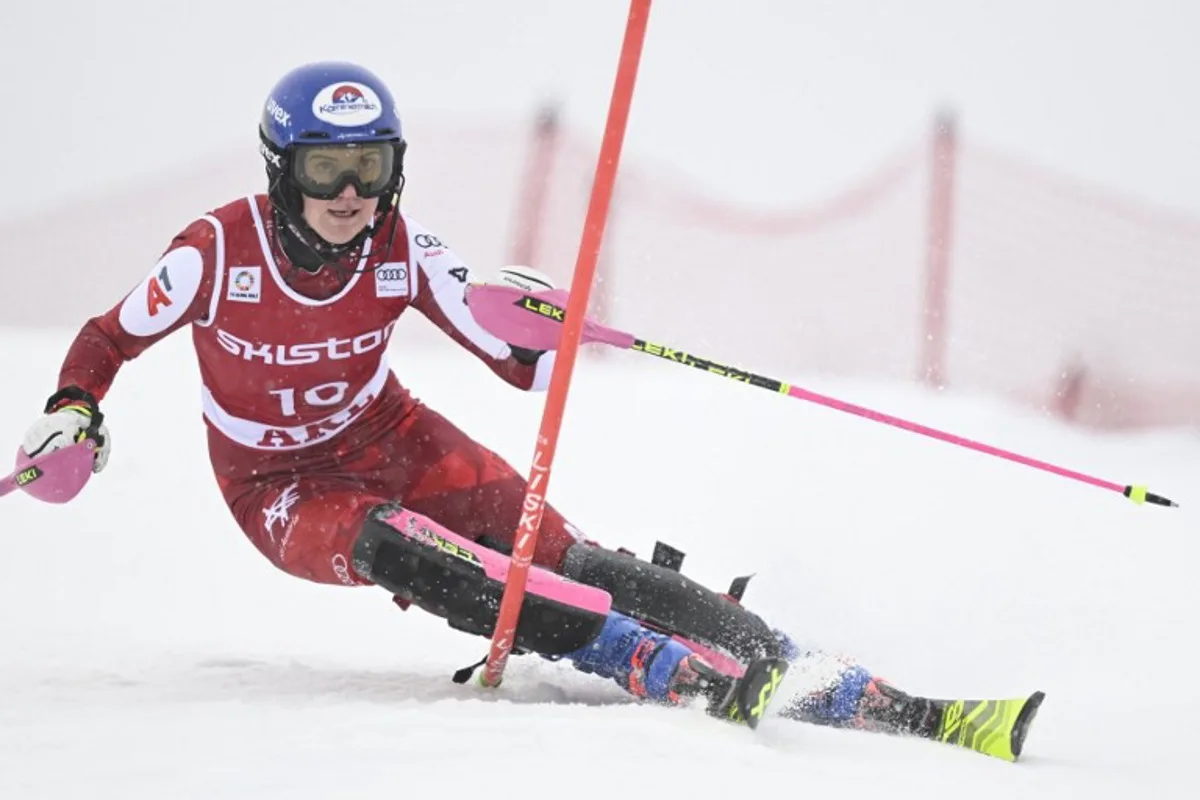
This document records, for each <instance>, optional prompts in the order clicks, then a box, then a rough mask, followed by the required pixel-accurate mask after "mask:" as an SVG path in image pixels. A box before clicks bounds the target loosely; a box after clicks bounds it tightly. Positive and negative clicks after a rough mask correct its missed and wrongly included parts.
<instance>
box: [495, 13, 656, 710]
mask: <svg viewBox="0 0 1200 800" xmlns="http://www.w3.org/2000/svg"><path fill="white" fill-rule="evenodd" d="M649 17H650V0H631V2H630V4H629V19H628V21H627V23H626V25H625V39H624V41H623V42H622V43H621V55H620V60H619V62H618V64H617V77H616V82H615V83H614V85H613V92H612V99H611V101H610V103H609V107H608V120H607V122H606V123H605V125H604V139H603V141H602V142H601V144H600V158H599V160H598V162H597V164H596V174H595V178H594V179H593V182H592V197H591V200H590V201H589V203H588V210H587V218H586V220H585V222H584V226H583V237H582V238H581V240H580V243H579V254H578V257H577V258H576V261H575V273H574V275H573V276H572V277H571V294H570V299H569V300H568V301H567V311H566V321H565V323H564V325H563V331H562V336H561V338H560V339H559V343H558V352H557V355H556V356H555V361H554V370H553V372H551V374H550V388H549V389H548V390H547V392H546V405H545V408H544V409H543V411H542V424H541V428H540V429H539V430H538V437H537V445H536V446H535V448H534V451H533V466H532V467H531V468H530V471H529V479H528V484H527V486H526V489H525V499H524V500H523V501H522V503H521V520H520V522H519V523H518V525H517V530H516V534H515V536H514V537H513V553H512V564H511V565H510V566H509V570H508V578H507V579H506V581H505V584H504V594H503V595H502V596H501V598H500V612H499V616H498V617H497V619H496V630H495V631H494V632H493V633H492V644H491V648H490V649H489V650H488V656H487V661H486V662H485V663H484V667H483V672H482V673H481V674H480V676H479V680H480V683H482V684H483V685H484V686H491V687H495V686H499V685H500V680H501V679H502V678H503V677H504V668H505V666H506V665H507V664H508V656H509V653H511V652H512V647H513V644H514V642H515V640H516V636H517V621H518V619H519V617H520V615H521V604H522V603H523V602H524V600H525V583H526V579H527V578H528V575H529V565H530V564H531V563H533V551H534V548H535V546H536V545H537V538H538V531H539V530H540V529H541V526H542V516H543V515H544V513H545V510H546V489H547V487H548V486H549V484H550V469H551V466H552V465H553V463H554V453H555V451H556V450H557V448H558V433H559V430H560V429H561V427H562V418H563V410H564V409H565V408H566V404H567V392H568V390H569V389H570V386H571V375H572V373H573V372H574V369H575V356H576V355H577V354H578V352H579V343H580V340H581V339H582V338H583V322H584V319H586V317H587V307H588V297H589V295H590V294H591V289H592V280H593V278H594V277H595V274H596V262H597V260H598V259H599V256H600V243H601V240H603V238H604V225H605V223H606V222H607V221H608V207H609V203H610V202H611V200H612V193H613V184H614V183H615V182H616V178H617V164H618V162H619V161H620V159H621V146H622V144H623V143H624V141H625V128H626V123H627V122H628V121H629V107H630V105H631V104H632V102H633V86H634V83H635V82H636V79H637V71H638V63H639V62H640V61H641V57H642V44H643V42H644V41H645V39H646V23H647V21H648V20H649Z"/></svg>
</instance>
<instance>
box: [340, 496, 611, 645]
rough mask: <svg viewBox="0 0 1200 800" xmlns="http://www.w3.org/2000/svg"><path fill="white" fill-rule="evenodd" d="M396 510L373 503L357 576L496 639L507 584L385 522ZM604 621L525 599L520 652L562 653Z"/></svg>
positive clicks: (446, 548) (432, 538) (467, 556)
mask: <svg viewBox="0 0 1200 800" xmlns="http://www.w3.org/2000/svg"><path fill="white" fill-rule="evenodd" d="M395 510H396V506H394V505H383V506H376V507H375V508H373V509H372V510H371V511H370V512H369V513H368V514H367V518H366V521H365V522H364V523H363V527H362V531H361V532H360V533H359V535H358V538H357V539H356V540H355V543H354V571H355V572H357V573H358V574H359V575H361V576H362V577H363V578H365V579H366V580H369V581H372V582H373V583H376V584H378V585H380V586H382V587H383V588H384V589H387V590H388V591H389V592H391V593H392V594H393V595H396V596H398V597H400V598H402V599H403V600H406V601H407V602H409V603H412V604H413V605H415V606H417V607H418V608H421V609H424V610H425V611H428V612H430V613H431V614H435V615H437V616H439V617H442V618H443V619H445V620H446V621H447V622H448V623H449V624H450V627H452V628H456V629H458V630H461V631H465V632H467V633H473V634H477V635H479V636H487V637H491V635H492V633H493V631H495V629H496V619H497V617H498V616H499V613H500V597H501V596H502V594H503V593H504V584H503V583H502V582H500V581H498V580H493V579H491V578H489V577H488V576H487V574H486V573H485V572H484V569H483V565H482V564H481V563H480V561H479V557H478V556H477V555H475V553H473V552H472V551H470V550H467V549H464V548H462V547H459V546H458V545H456V544H454V543H453V542H450V541H447V540H446V539H445V538H444V537H441V536H439V535H438V534H437V533H436V532H435V531H432V530H429V529H425V530H424V531H422V532H421V536H420V538H414V537H411V536H409V535H406V534H405V533H403V532H401V531H398V530H396V529H395V528H393V527H392V526H391V525H389V524H388V523H387V522H386V521H385V520H386V518H387V517H388V516H389V515H390V514H391V513H392V512H394V511H395ZM605 619H606V617H605V616H604V615H603V614H598V613H595V612H592V611H588V610H585V609H582V608H578V607H576V606H572V605H568V604H565V603H561V602H558V601H556V600H553V599H550V598H546V597H542V596H540V595H535V594H526V595H525V600H524V602H523V604H522V606H521V615H520V619H519V621H518V624H517V636H516V643H515V645H514V650H515V651H523V652H534V653H541V654H543V655H563V654H565V653H570V652H572V651H574V650H578V649H579V648H580V647H583V646H584V645H585V644H587V643H588V642H590V641H591V640H592V639H594V638H595V637H596V635H597V634H599V632H600V629H601V628H602V627H603V626H604V621H605Z"/></svg>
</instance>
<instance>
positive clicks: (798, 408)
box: [0, 319, 1200, 800]
mask: <svg viewBox="0 0 1200 800" xmlns="http://www.w3.org/2000/svg"><path fill="white" fill-rule="evenodd" d="M423 324H424V323H423V322H422V321H420V320H418V321H416V322H415V323H410V322H409V321H408V320H407V319H406V321H405V322H403V323H402V324H401V327H400V330H401V332H402V335H401V336H400V337H398V338H399V339H400V340H401V341H402V342H403V339H404V335H403V331H405V330H407V328H406V327H405V326H411V325H418V326H419V325H423ZM426 327H427V326H426ZM643 333H644V334H646V335H652V334H653V332H652V331H647V332H643ZM69 338H70V335H69V333H68V332H62V333H38V334H33V333H29V332H22V331H13V330H8V331H2V332H0V343H2V346H0V374H3V375H5V376H6V379H5V386H4V391H3V396H2V398H0V411H2V412H3V413H2V414H0V418H3V419H4V420H5V421H6V422H5V425H6V429H5V433H4V435H5V436H6V437H7V438H8V439H9V441H10V443H12V445H13V446H14V447H15V445H16V443H17V442H18V441H19V438H20V436H21V435H22V433H23V431H24V426H25V424H26V420H29V421H32V419H33V418H34V417H35V416H36V414H37V413H38V411H39V409H40V405H41V403H42V402H43V401H44V398H45V396H46V395H47V394H48V393H49V392H50V391H51V389H52V388H53V383H54V378H55V374H56V371H57V368H58V364H59V361H60V359H61V356H62V353H63V351H64V349H65V347H66V344H67V342H68V341H69ZM680 344H686V343H680ZM392 357H393V365H394V366H395V367H396V368H397V370H398V371H399V372H400V374H401V376H402V378H403V379H404V380H405V381H406V382H407V383H408V385H409V386H410V387H412V388H413V389H414V391H415V392H416V393H417V394H418V395H419V396H421V397H422V398H423V399H425V400H426V401H428V402H430V403H431V404H433V405H434V406H436V407H437V408H439V409H440V410H441V411H443V412H444V413H446V414H448V415H449V416H450V417H451V418H452V419H454V420H456V421H457V422H458V423H459V424H460V425H461V426H462V427H463V428H464V429H466V430H467V431H469V432H471V433H473V434H474V435H475V436H477V437H478V438H480V439H481V440H482V441H484V442H485V443H487V444H489V445H490V446H492V447H493V448H494V449H496V450H498V451H499V452H500V453H502V454H503V455H504V456H506V457H507V458H509V459H510V461H511V462H512V463H513V464H514V465H515V466H516V467H517V468H518V469H519V470H521V471H522V472H524V471H525V469H526V468H527V466H528V462H529V458H530V456H531V454H532V442H533V437H534V433H535V431H536V428H537V424H538V420H539V418H540V414H541V407H542V406H541V403H542V398H541V397H540V396H536V395H526V394H523V393H519V392H516V391H513V390H511V389H509V388H508V387H506V386H504V385H502V384H500V383H498V382H497V381H496V380H495V378H494V377H492V376H491V375H490V374H489V373H488V372H487V371H486V370H485V369H484V368H483V367H482V366H481V365H479V364H477V363H476V362H474V361H472V360H471V359H470V357H469V356H467V355H466V354H464V353H461V352H459V351H457V350H455V349H454V348H453V346H452V345H451V344H449V343H442V344H438V345H435V346H433V347H424V348H416V349H415V352H414V351H407V350H404V349H403V347H402V344H401V345H398V346H397V347H394V348H393V353H392ZM743 366H747V367H753V366H754V365H753V364H745V365H743ZM576 377H577V381H576V384H575V387H574V389H573V393H572V396H571V398H570V402H569V405H568V415H567V421H566V424H565V427H564V430H563V439H562V442H561V444H560V452H559V458H558V461H557V463H556V464H555V472H554V478H553V482H552V484H551V489H550V496H551V500H552V501H553V502H554V503H555V504H556V505H557V506H558V507H559V508H561V509H564V510H565V511H566V512H567V513H568V515H569V516H570V517H571V518H572V519H573V520H574V521H575V522H576V523H577V524H578V525H580V526H581V527H583V528H584V529H585V530H586V531H587V532H588V533H589V534H590V535H591V536H593V537H594V538H598V539H600V540H602V541H604V542H606V543H608V544H611V545H613V546H616V545H625V546H628V547H631V548H633V549H634V550H636V551H638V552H640V553H642V554H644V555H648V553H649V551H650V549H651V547H652V546H653V543H654V541H655V539H656V538H663V539H664V540H666V541H668V542H670V543H672V544H674V545H676V546H678V547H680V548H681V549H683V550H685V551H686V552H687V553H688V557H687V561H686V563H685V565H684V569H685V572H688V573H689V574H691V575H693V576H694V577H696V578H698V579H700V580H703V581H706V582H711V583H713V584H717V585H723V584H724V583H725V582H726V581H727V580H728V579H729V578H730V577H732V576H734V575H738V574H743V573H746V572H756V573H757V576H756V578H755V579H754V581H752V582H751V584H750V589H749V592H748V594H747V598H746V600H747V603H748V604H749V605H751V606H752V607H753V608H755V609H756V610H758V611H760V612H761V613H763V614H764V615H765V616H767V617H768V619H770V620H771V621H772V622H774V623H776V624H779V625H781V626H783V627H785V628H787V629H788V630H790V631H791V632H793V634H794V635H796V636H798V637H802V638H805V639H806V640H809V641H812V642H815V643H818V644H820V645H821V646H824V647H826V648H829V649H830V650H834V651H838V652H844V653H847V654H851V655H853V656H855V657H858V658H860V659H861V660H862V661H863V662H864V663H866V664H867V665H868V666H870V667H871V668H873V669H874V670H876V671H877V672H878V673H880V674H883V675H886V676H888V677H889V678H890V679H891V680H892V681H893V682H895V683H896V684H898V685H900V686H901V687H904V688H907V689H908V690H910V691H913V692H919V693H925V694H931V695H939V696H968V697H969V696H1003V697H1009V696H1020V695H1025V694H1027V693H1028V692H1030V691H1032V690H1034V689H1043V690H1045V691H1046V692H1047V693H1048V699H1047V701H1046V703H1045V705H1044V706H1043V708H1042V712H1041V715H1040V716H1039V718H1038V720H1037V724H1036V726H1035V727H1034V729H1033V731H1032V733H1031V735H1030V737H1029V740H1028V743H1027V751H1026V757H1025V758H1024V759H1023V760H1022V762H1021V763H1020V764H1017V765H1010V764H1007V763H1004V762H1001V761H998V760H994V759H990V758H987V757H984V756H980V755H978V754H975V753H971V752H967V751H963V750H959V749H957V748H952V747H949V746H944V745H938V744H933V743H930V742H924V741H916V740H902V739H897V738H892V737H884V736H877V735H871V734H865V733H859V732H849V731H832V730H826V729H820V728H815V727H812V726H807V725H801V724H798V723H793V722H788V721H785V720H781V719H779V720H774V721H772V722H771V723H769V724H767V725H764V727H763V729H761V730H760V731H759V732H758V734H756V735H754V734H751V733H749V732H748V731H745V730H742V729H737V728H734V727H732V726H726V725H722V724H719V723H715V722H713V721H711V720H709V719H707V718H705V717H704V716H703V715H702V714H701V713H700V712H698V711H692V710H671V709H660V708H654V707H647V706H639V705H635V704H632V703H630V702H628V701H627V700H626V698H625V697H624V696H623V695H622V693H621V692H620V691H619V690H618V689H616V687H614V686H612V685H610V684H608V683H606V682H602V681H599V680H597V679H594V678H590V677H588V676H584V675H581V674H578V673H575V672H574V671H573V670H571V669H570V668H569V667H567V666H565V665H556V664H550V663H546V662H542V661H539V660H536V659H533V658H531V657H525V658H516V659H514V660H513V661H512V662H511V664H510V669H509V672H508V676H507V680H506V682H505V685H504V686H503V687H502V688H501V689H500V690H498V691H488V690H484V689H481V688H479V687H477V686H473V685H472V686H467V687H460V686H456V685H454V684H452V683H451V682H450V674H451V673H452V672H453V671H454V669H456V668H457V667H460V666H463V665H464V664H467V663H469V662H471V661H473V660H475V659H476V658H478V657H479V656H481V655H482V654H483V652H484V648H485V640H483V639H481V638H477V637H469V636H465V635H463V634H460V633H456V632H454V631H451V630H450V629H449V628H447V627H446V626H445V625H444V624H443V623H442V622H441V621H440V620H436V619H434V618H432V617H429V616H427V615H423V614H421V613H420V612H416V611H410V612H407V613H402V612H400V611H399V610H397V609H396V608H395V607H394V606H392V605H391V603H390V602H389V598H388V596H387V595H386V594H385V593H383V592H382V591H380V590H377V589H372V588H363V589H347V588H343V587H328V586H317V585H313V584H309V583H306V582H303V581H300V580H297V579H294V578H291V577H289V576H286V575H284V574H283V573H280V572H278V571H276V570H275V569H274V568H273V567H272V566H270V565H269V564H268V563H267V562H266V561H265V560H264V559H262V558H261V556H259V555H258V554H257V552H256V551H254V550H253V549H252V548H251V547H250V546H249V544H248V542H247V541H246V540H245V539H244V537H243V536H242V534H241V533H240V532H239V531H238V529H237V528H236V527H235V525H234V523H233V521H232V518H231V517H230V516H229V515H228V512H227V511H226V509H225V507H224V505H223V504H222V502H221V499H220V497H219V494H218V492H217V490H216V486H215V483H214V481H213V480H212V477H211V475H210V473H209V470H208V466H207V461H206V457H205V451H204V441H203V426H202V423H201V421H200V417H199V403H198V402H197V399H196V398H197V393H198V379H197V371H196V368H195V366H194V363H193V361H192V359H191V353H190V344H189V342H188V340H187V337H186V336H176V337H174V338H173V339H171V340H168V341H167V342H165V343H163V344H162V345H160V346H159V347H157V348H156V349H154V350H152V351H150V352H149V353H147V354H145V355H144V356H143V357H142V358H141V359H140V360H139V361H138V362H135V363H134V364H133V365H131V366H129V367H128V368H127V369H126V371H125V372H124V373H123V374H122V375H121V377H120V378H119V379H118V382H117V385H116V388H115V391H114V393H113V394H112V395H111V397H110V399H109V400H108V401H107V402H106V409H105V410H106V413H107V414H108V416H109V419H110V422H111V428H112V436H113V440H114V453H113V458H112V461H111V462H110V465H109V468H108V470H107V471H106V472H105V473H104V474H102V475H100V476H99V477H98V478H96V479H95V480H94V481H92V483H91V484H89V486H88V487H87V488H86V490H85V491H84V493H83V494H82V495H81V496H80V497H79V498H78V499H77V500H76V501H75V502H73V503H72V504H70V505H67V506H49V505H42V504H39V503H38V502H37V501H35V500H32V499H31V498H28V497H26V496H23V495H19V494H18V495H15V496H10V497H8V498H5V499H4V500H3V501H0V537H3V541H4V548H3V551H2V552H3V557H0V642H2V643H3V644H2V645H0V647H2V648H3V655H2V657H0V697H2V698H3V702H0V798H6V799H7V798H43V797H89V798H143V797H144V798H162V797H172V798H191V797H197V798H199V797H204V798H211V797H254V798H288V799H289V800H297V799H298V798H307V797H320V798H330V797H351V796H354V797H363V796H372V797H389V798H409V797H424V798H435V797H436V798H442V797H468V796H471V797H479V796H481V794H480V792H489V793H490V794H491V795H492V796H496V797H530V798H532V797H559V796H567V797H572V798H582V797H611V796H614V795H627V796H634V797H642V796H655V793H656V792H658V791H670V792H672V793H674V796H684V797H704V798H707V797H722V796H731V795H733V796H737V794H738V793H740V792H743V791H746V790H749V791H752V792H764V793H770V795H771V796H785V797H793V796H794V797H829V796H836V797H888V798H900V797H921V798H930V797H949V796H954V797H970V798H973V799H974V798H991V797H997V798H998V797H1005V798H1013V797H1020V798H1036V797H1056V798H1067V797H1084V798H1092V797H1151V796H1153V797H1191V796H1194V794H1193V792H1194V787H1193V786H1192V783H1193V780H1192V778H1191V763H1190V758H1191V757H1192V756H1193V751H1194V749H1195V745H1196V736H1195V734H1194V729H1195V728H1194V726H1195V720H1196V719H1197V718H1200V689H1198V688H1197V685H1196V683H1195V682H1194V681H1193V680H1192V679H1191V678H1189V677H1188V676H1189V675H1190V674H1191V673H1192V671H1193V667H1194V662H1193V660H1192V655H1193V651H1194V649H1195V646H1194V636H1195V627H1194V616H1195V612H1196V607H1197V601H1198V600H1200V590H1198V589H1197V588H1196V581H1195V577H1194V576H1195V565H1196V563H1197V556H1200V545H1197V541H1196V516H1195V515H1196V509H1198V508H1200V501H1198V500H1197V498H1196V496H1195V487H1196V486H1197V485H1200V481H1198V479H1200V442H1198V441H1197V439H1196V436H1195V435H1194V433H1192V432H1182V431H1165V432H1156V433H1152V434H1146V435H1139V436H1121V437H1116V436H1110V437H1106V438H1099V437H1096V436H1094V435H1090V434H1086V433H1084V432H1081V431H1078V430H1072V429H1068V428H1064V427H1061V426H1059V425H1058V424H1056V423H1054V422H1053V421H1050V420H1047V419H1042V418H1039V417H1037V416H1033V415H1023V416H1019V415H1017V414H1016V413H1015V412H1013V411H1012V410H1010V409H1007V408H1005V407H1003V406H998V405H994V404H990V403H985V402H979V401H973V400H969V399H965V398H958V397H954V398H951V397H933V396H930V395H929V394H927V393H925V392H922V391H917V390H913V389H906V388H895V387H892V388H888V387H879V386H869V385H857V384H849V383H844V382H837V383H833V382H829V381H826V380H822V379H819V378H813V379H812V380H811V381H810V382H808V383H805V384H804V385H806V386H808V387H809V388H813V389H816V390H820V391H826V392H830V393H833V394H835V395H838V396H841V397H844V398H845V399H848V400H852V401H856V402H860V403H865V404H867V405H873V406H875V407H878V408H880V409H881V410H886V411H890V412H893V413H897V414H900V415H908V416H910V417H913V418H916V419H918V420H920V421H923V422H926V423H928V424H932V425H935V426H942V427H945V428H948V429H950V430H954V431H956V432H959V433H962V434H965V435H969V436H976V437H978V438H981V439H984V440H985V441H988V442H991V443H993V444H996V445H999V446H1004V447H1009V448H1012V449H1016V450H1018V451H1021V452H1024V453H1027V454H1029V455H1033V456H1037V457H1041V458H1045V459H1047V460H1050V461H1054V462H1056V463H1061V464H1063V465H1065V466H1070V467H1073V468H1076V469H1080V470H1083V471H1087V472H1093V473H1096V474H1099V475H1100V476H1102V477H1106V478H1110V479H1113V480H1117V481H1122V482H1133V481H1139V482H1142V481H1144V482H1146V483H1148V484H1149V485H1150V487H1151V488H1152V489H1157V490H1158V491H1161V492H1163V493H1165V494H1167V495H1169V496H1172V497H1174V498H1175V499H1176V500H1178V501H1179V502H1181V503H1182V504H1183V507H1182V508H1180V509H1176V510H1165V509H1159V508H1138V507H1135V506H1133V505H1132V504H1131V503H1128V502H1127V501H1125V500H1124V499H1122V498H1121V497H1119V496H1117V495H1116V494H1109V493H1106V492H1104V491H1101V490H1098V489H1095V488H1092V487H1088V486H1083V485H1076V484H1073V483H1071V482H1069V481H1066V480H1063V479H1060V478H1057V477H1054V476H1050V475H1046V474H1043V473H1039V472H1036V471H1033V470H1030V469H1026V468H1022V467H1018V466H1015V465H1012V464H1008V463H1006V462H1002V461H999V460H995V459H991V458H987V457H985V456H982V455H977V454H974V453H969V452H966V451H962V450H959V449H956V448H953V447H950V446H948V445H945V444H941V443H938V442H932V441H929V440H927V439H923V438H921V437H917V436H914V435H912V434H909V433H904V432H901V431H896V430H892V429H889V428H886V427H883V426H880V425H877V424H873V423H870V422H867V421H864V420H859V419H856V418H853V417H850V416H846V415H842V414H838V413H836V412H833V411H829V410H826V409H822V408H818V407H815V406H810V405H807V404H804V403H799V402H796V401H793V400H790V399H786V398H782V397H779V396H775V395H771V394H769V393H767V392H762V391H758V390H755V389H752V388H749V387H745V386H740V385H735V384H732V383H728V382H724V381H720V380H718V379H716V378H715V377H711V376H707V375H703V374H701V373H699V372H696V371H690V370H683V369H679V368H674V367H671V366H670V365H666V364H663V363H661V362H649V361H648V360H647V361H646V363H642V362H641V361H639V360H638V357H637V356H635V355H632V354H617V355H614V356H611V357H608V358H605V359H595V360H586V361H583V362H581V363H580V366H579V369H578V372H577V376H576ZM779 377H783V378H793V379H794V380H796V381H797V382H801V383H804V381H802V380H801V379H802V378H803V376H779Z"/></svg>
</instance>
